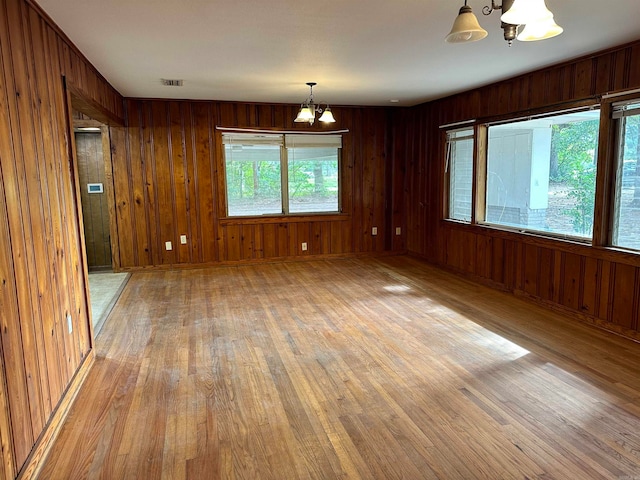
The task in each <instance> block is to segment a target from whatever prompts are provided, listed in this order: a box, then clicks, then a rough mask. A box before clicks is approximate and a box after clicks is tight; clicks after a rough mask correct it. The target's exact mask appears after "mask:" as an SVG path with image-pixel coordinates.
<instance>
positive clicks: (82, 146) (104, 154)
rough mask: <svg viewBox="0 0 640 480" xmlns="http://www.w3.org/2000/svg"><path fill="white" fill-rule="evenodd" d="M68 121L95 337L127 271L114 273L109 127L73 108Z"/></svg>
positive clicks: (122, 286) (115, 265) (113, 206)
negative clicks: (72, 144)
mask: <svg viewBox="0 0 640 480" xmlns="http://www.w3.org/2000/svg"><path fill="white" fill-rule="evenodd" d="M72 120H73V133H74V144H75V159H76V164H77V172H78V175H77V178H78V180H77V181H78V184H79V185H78V186H79V193H80V207H81V209H82V224H83V225H82V227H83V232H84V238H85V251H86V259H87V270H88V273H89V278H88V280H89V285H88V288H89V299H90V305H91V318H92V322H93V332H94V336H96V337H97V336H98V334H99V332H100V330H101V329H102V326H103V325H104V322H105V320H106V319H107V317H108V316H109V313H110V312H111V309H112V308H113V306H114V305H115V303H116V301H117V299H118V297H119V296H120V293H121V292H122V290H123V289H124V287H125V285H126V282H127V280H128V278H129V274H128V273H118V272H117V270H118V265H119V262H118V256H117V251H116V253H115V255H114V253H113V248H112V246H113V245H115V242H114V240H117V238H114V237H117V229H116V219H115V195H114V191H113V188H114V186H113V180H112V178H113V175H112V170H111V169H112V166H111V151H110V147H109V144H110V141H109V128H108V127H107V126H106V125H104V124H102V123H101V122H99V121H97V120H95V119H93V118H91V117H88V116H87V115H85V114H83V113H81V112H79V111H77V110H75V109H74V110H73V111H72Z"/></svg>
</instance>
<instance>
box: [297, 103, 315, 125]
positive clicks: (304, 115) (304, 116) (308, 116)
mask: <svg viewBox="0 0 640 480" xmlns="http://www.w3.org/2000/svg"><path fill="white" fill-rule="evenodd" d="M314 116H315V115H314V114H313V113H311V109H310V108H309V107H308V106H306V105H305V106H302V107H300V111H299V112H298V116H297V117H296V119H295V120H294V122H297V123H300V122H308V121H309V120H313V118H314Z"/></svg>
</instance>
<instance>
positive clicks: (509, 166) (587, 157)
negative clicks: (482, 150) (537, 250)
mask: <svg viewBox="0 0 640 480" xmlns="http://www.w3.org/2000/svg"><path fill="white" fill-rule="evenodd" d="M599 118H600V114H599V110H589V111H581V112H573V113H564V114H558V115H554V116H547V117H541V118H536V119H531V120H524V121H517V122H511V123H504V124H499V125H490V126H489V127H488V150H487V183H486V202H485V207H486V209H485V221H486V222H487V223H490V224H495V225H503V226H508V227H514V228H517V229H522V230H528V231H537V232H548V233H552V234H555V235H559V236H569V237H577V238H590V237H591V236H592V232H593V211H594V200H595V176H596V158H597V149H598V128H599V124H600V121H599Z"/></svg>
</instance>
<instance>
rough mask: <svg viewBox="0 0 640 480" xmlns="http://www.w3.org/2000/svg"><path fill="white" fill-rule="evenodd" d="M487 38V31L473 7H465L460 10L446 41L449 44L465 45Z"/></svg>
mask: <svg viewBox="0 0 640 480" xmlns="http://www.w3.org/2000/svg"><path fill="white" fill-rule="evenodd" d="M486 36H487V31H486V30H485V29H484V28H482V27H481V26H480V24H479V23H478V19H477V18H476V16H475V15H474V14H473V12H472V11H471V7H469V6H467V5H464V6H463V7H462V8H460V12H459V13H458V16H457V17H456V19H455V21H454V22H453V27H451V31H450V32H449V35H447V36H446V37H445V38H444V39H445V41H446V42H447V43H465V42H475V41H477V40H482V39H483V38H484V37H486Z"/></svg>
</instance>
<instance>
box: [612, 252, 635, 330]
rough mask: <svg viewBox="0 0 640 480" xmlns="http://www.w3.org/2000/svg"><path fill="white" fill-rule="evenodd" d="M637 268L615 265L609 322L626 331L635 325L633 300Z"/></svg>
mask: <svg viewBox="0 0 640 480" xmlns="http://www.w3.org/2000/svg"><path fill="white" fill-rule="evenodd" d="M637 270H638V269H637V268H635V267H633V266H631V265H623V264H617V265H616V270H615V272H616V273H615V278H614V279H613V291H612V295H613V298H612V302H611V303H612V307H611V321H612V322H613V323H614V324H615V325H618V326H621V327H625V328H628V329H631V328H633V326H634V323H635V318H636V317H635V314H636V312H634V306H635V298H636V280H637V279H636V276H637Z"/></svg>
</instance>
